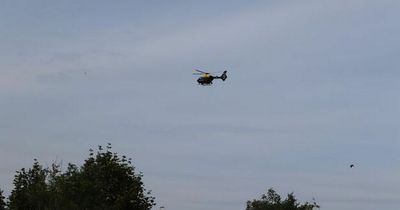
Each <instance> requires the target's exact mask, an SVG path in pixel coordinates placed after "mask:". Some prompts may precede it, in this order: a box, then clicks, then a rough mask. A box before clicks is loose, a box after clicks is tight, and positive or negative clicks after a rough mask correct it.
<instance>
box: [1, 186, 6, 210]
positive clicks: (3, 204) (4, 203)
mask: <svg viewBox="0 0 400 210" xmlns="http://www.w3.org/2000/svg"><path fill="white" fill-rule="evenodd" d="M4 199H5V197H4V196H3V191H2V190H1V189H0V210H5V209H6V202H5V201H4Z"/></svg>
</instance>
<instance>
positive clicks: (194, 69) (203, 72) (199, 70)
mask: <svg viewBox="0 0 400 210" xmlns="http://www.w3.org/2000/svg"><path fill="white" fill-rule="evenodd" d="M194 70H195V71H198V72H200V73H203V74H209V73H208V72H204V71H201V70H198V69H194Z"/></svg>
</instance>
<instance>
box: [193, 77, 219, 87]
mask: <svg viewBox="0 0 400 210" xmlns="http://www.w3.org/2000/svg"><path fill="white" fill-rule="evenodd" d="M214 79H215V77H214V76H206V77H199V79H197V82H198V83H199V84H200V85H211V84H212V81H213V80H214Z"/></svg>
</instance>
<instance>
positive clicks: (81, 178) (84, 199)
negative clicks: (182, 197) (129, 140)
mask: <svg viewBox="0 0 400 210" xmlns="http://www.w3.org/2000/svg"><path fill="white" fill-rule="evenodd" d="M110 150H111V146H110V145H108V146H107V149H106V150H103V148H102V147H101V146H99V148H98V151H97V154H96V155H94V153H91V154H90V157H89V158H88V159H86V160H85V162H84V164H83V166H82V167H81V168H80V169H78V167H77V166H75V165H72V164H70V165H69V167H68V169H67V172H66V173H64V174H63V175H62V176H61V177H60V188H61V192H63V194H62V195H63V196H62V200H64V201H69V202H70V203H68V205H69V207H70V208H67V209H71V208H72V207H80V208H82V209H88V210H91V209H93V210H94V209H104V210H106V209H110V210H111V209H113V210H114V209H115V210H123V209H134V210H149V209H151V207H152V206H154V205H155V203H154V197H152V196H150V192H147V191H146V190H145V189H144V184H143V182H142V177H143V175H142V174H141V173H139V174H136V173H135V168H134V167H133V166H132V165H131V160H130V159H127V158H126V157H125V156H122V157H119V156H118V155H117V154H116V153H112V152H111V151H110Z"/></svg>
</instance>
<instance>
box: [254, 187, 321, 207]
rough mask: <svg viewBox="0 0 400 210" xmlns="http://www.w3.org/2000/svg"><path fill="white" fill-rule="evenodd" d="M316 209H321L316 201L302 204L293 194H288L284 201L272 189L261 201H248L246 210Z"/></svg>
mask: <svg viewBox="0 0 400 210" xmlns="http://www.w3.org/2000/svg"><path fill="white" fill-rule="evenodd" d="M314 208H319V205H318V204H317V203H316V202H315V201H314V202H312V203H309V202H305V203H304V204H300V203H298V202H297V199H296V198H295V196H294V194H293V193H290V194H288V195H287V198H286V199H285V200H283V201H282V199H281V196H280V195H279V194H278V193H276V192H275V190H274V189H272V188H270V189H268V192H267V195H265V194H263V195H262V196H261V199H259V200H253V201H247V207H246V210H312V209H314Z"/></svg>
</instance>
